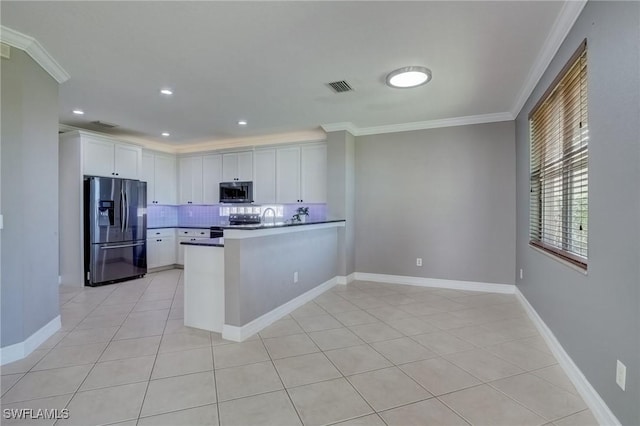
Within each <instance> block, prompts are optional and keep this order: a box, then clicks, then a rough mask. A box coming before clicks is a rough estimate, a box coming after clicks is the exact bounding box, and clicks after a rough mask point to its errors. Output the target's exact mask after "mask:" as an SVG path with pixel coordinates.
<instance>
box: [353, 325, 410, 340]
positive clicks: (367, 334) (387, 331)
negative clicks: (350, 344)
mask: <svg viewBox="0 0 640 426" xmlns="http://www.w3.org/2000/svg"><path fill="white" fill-rule="evenodd" d="M349 329H350V330H351V331H353V332H354V333H355V334H357V335H358V337H360V338H361V339H362V340H364V341H365V342H367V343H371V342H380V341H383V340H391V339H396V338H398V337H402V333H400V332H399V331H397V330H394V329H393V328H391V327H389V326H388V325H386V324H383V323H373V324H363V325H355V326H353V327H349Z"/></svg>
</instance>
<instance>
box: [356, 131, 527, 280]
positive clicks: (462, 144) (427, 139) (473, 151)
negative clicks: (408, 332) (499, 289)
mask: <svg viewBox="0 0 640 426" xmlns="http://www.w3.org/2000/svg"><path fill="white" fill-rule="evenodd" d="M355 178H356V197H355V199H356V215H357V220H356V270H357V271H358V272H368V273H378V274H390V275H405V276H413V277H425V278H440V279H451V280H464V281H479V282H488V283H500V284H513V283H514V278H515V277H514V269H513V265H514V264H515V145H514V123H513V122H503V123H491V124H480V125H469V126H459V127H449V128H441V129H431V130H420V131H413V132H402V133H392V134H382V135H374V136H361V137H357V138H356V176H355ZM417 257H421V258H422V259H423V266H422V267H418V266H416V258H417Z"/></svg>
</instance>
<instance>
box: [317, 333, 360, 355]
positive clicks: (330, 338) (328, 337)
mask: <svg viewBox="0 0 640 426" xmlns="http://www.w3.org/2000/svg"><path fill="white" fill-rule="evenodd" d="M309 336H310V337H311V338H312V339H313V341H314V342H315V343H316V344H317V345H318V346H319V347H320V349H322V350H323V351H328V350H331V349H338V348H346V347H349V346H356V345H362V344H364V341H362V339H360V338H359V337H358V336H356V335H355V334H353V332H351V331H350V330H349V329H347V328H335V329H333V330H324V331H316V332H314V333H309Z"/></svg>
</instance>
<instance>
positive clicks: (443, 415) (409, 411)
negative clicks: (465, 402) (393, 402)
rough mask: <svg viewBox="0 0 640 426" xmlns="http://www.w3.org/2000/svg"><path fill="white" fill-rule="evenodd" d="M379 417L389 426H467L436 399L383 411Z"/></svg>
mask: <svg viewBox="0 0 640 426" xmlns="http://www.w3.org/2000/svg"><path fill="white" fill-rule="evenodd" d="M380 416H382V418H383V419H384V421H385V422H386V424H387V425H389V426H435V425H442V426H467V425H468V423H467V422H465V421H464V419H463V418H462V417H460V416H458V415H457V414H456V413H454V412H453V411H451V409H450V408H449V407H447V406H446V405H444V404H443V403H442V402H440V401H438V399H436V398H431V399H427V400H426V401H420V402H416V403H413V404H409V405H405V406H404V407H398V408H394V409H391V410H388V411H383V412H382V413H380Z"/></svg>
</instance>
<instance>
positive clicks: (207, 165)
mask: <svg viewBox="0 0 640 426" xmlns="http://www.w3.org/2000/svg"><path fill="white" fill-rule="evenodd" d="M220 182H222V155H220V154H212V155H205V156H204V157H202V187H203V191H204V194H203V201H204V203H205V204H218V203H219V202H220Z"/></svg>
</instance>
